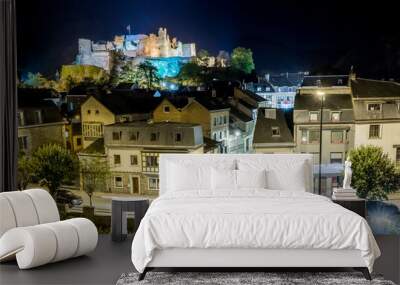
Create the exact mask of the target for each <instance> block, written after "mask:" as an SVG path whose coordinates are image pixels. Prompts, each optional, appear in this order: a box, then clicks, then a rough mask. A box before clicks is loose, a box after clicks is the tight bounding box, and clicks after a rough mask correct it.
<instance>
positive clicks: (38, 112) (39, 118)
mask: <svg viewBox="0 0 400 285" xmlns="http://www.w3.org/2000/svg"><path fill="white" fill-rule="evenodd" d="M34 114H35V123H36V124H41V123H42V111H41V110H36V111H35V113H34Z"/></svg>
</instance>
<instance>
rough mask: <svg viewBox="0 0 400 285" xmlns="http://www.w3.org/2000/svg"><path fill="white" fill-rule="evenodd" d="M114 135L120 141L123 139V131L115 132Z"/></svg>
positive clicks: (114, 138) (115, 139)
mask: <svg viewBox="0 0 400 285" xmlns="http://www.w3.org/2000/svg"><path fill="white" fill-rule="evenodd" d="M112 136H113V140H114V141H119V140H121V137H122V132H113V133H112Z"/></svg>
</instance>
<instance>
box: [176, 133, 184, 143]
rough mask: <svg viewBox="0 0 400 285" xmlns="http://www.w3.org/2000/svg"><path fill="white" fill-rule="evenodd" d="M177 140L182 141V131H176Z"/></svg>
mask: <svg viewBox="0 0 400 285" xmlns="http://www.w3.org/2000/svg"><path fill="white" fill-rule="evenodd" d="M175 141H176V142H180V141H182V134H181V133H175Z"/></svg>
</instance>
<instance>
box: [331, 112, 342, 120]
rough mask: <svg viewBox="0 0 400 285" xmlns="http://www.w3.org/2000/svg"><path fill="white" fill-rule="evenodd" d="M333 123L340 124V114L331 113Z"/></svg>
mask: <svg viewBox="0 0 400 285" xmlns="http://www.w3.org/2000/svg"><path fill="white" fill-rule="evenodd" d="M331 121H332V122H339V121H340V112H332V113H331Z"/></svg>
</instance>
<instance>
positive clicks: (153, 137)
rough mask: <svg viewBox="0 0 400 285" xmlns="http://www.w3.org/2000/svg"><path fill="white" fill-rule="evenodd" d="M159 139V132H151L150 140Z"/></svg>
mask: <svg viewBox="0 0 400 285" xmlns="http://www.w3.org/2000/svg"><path fill="white" fill-rule="evenodd" d="M157 140H158V133H151V134H150V141H152V142H154V141H157Z"/></svg>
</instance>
